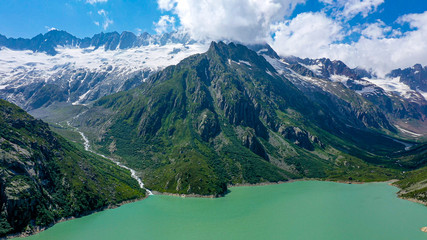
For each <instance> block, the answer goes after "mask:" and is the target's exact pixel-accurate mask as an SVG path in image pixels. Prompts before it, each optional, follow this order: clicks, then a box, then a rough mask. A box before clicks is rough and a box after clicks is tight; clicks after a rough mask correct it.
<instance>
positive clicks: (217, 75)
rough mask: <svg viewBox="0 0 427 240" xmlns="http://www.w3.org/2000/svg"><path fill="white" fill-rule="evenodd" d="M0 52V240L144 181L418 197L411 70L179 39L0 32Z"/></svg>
mask: <svg viewBox="0 0 427 240" xmlns="http://www.w3.org/2000/svg"><path fill="white" fill-rule="evenodd" d="M0 48H1V49H0V98H2V99H4V100H1V101H0V126H1V128H0V146H1V148H0V170H1V174H0V200H1V202H0V211H1V222H0V237H1V236H5V235H8V234H11V233H20V232H25V231H27V232H28V233H31V232H34V231H37V229H39V228H41V227H45V226H49V225H51V224H52V223H54V222H57V221H58V220H60V219H63V218H68V217H72V216H80V215H83V214H87V213H89V212H90V211H94V210H98V209H102V208H104V207H106V206H108V205H117V204H119V203H121V202H124V201H128V200H133V199H141V198H143V197H144V196H145V195H146V194H148V193H151V192H150V191H149V190H148V189H150V190H151V191H153V192H154V194H156V193H170V194H185V195H192V196H210V197H218V196H223V195H225V194H226V193H227V192H228V187H229V186H231V185H240V184H259V183H271V182H274V183H276V182H286V181H290V180H296V179H318V180H329V181H339V182H374V181H389V180H395V181H394V185H396V186H398V187H399V188H400V189H401V190H400V191H399V193H398V195H399V196H400V197H401V198H405V199H410V200H413V201H419V202H422V203H424V204H426V203H427V123H426V121H427V67H423V66H421V65H419V64H417V65H415V66H413V67H411V68H405V69H396V70H393V71H391V72H390V73H389V74H387V75H386V76H384V77H380V76H377V75H375V73H374V72H373V71H367V70H364V69H360V68H354V69H353V68H350V67H348V66H346V65H345V63H343V62H341V61H339V60H330V59H325V58H323V59H301V58H298V57H294V56H279V55H278V54H277V53H276V52H275V51H274V50H273V49H272V48H271V47H270V46H269V45H267V44H259V45H248V46H245V45H241V44H238V43H233V42H227V43H225V42H221V41H220V42H199V41H195V40H192V39H191V38H190V37H189V36H188V35H187V34H183V33H181V32H175V33H168V34H162V35H150V34H148V33H144V34H141V35H139V36H136V35H134V34H133V33H130V32H123V33H121V34H119V33H117V32H113V33H105V34H104V33H101V34H97V35H95V36H93V37H92V38H84V39H79V38H77V37H74V36H73V35H71V34H69V33H67V32H65V31H58V30H52V31H49V32H48V33H46V34H44V35H42V34H40V35H38V36H36V37H34V38H32V39H22V38H19V39H14V38H7V37H5V36H1V35H0ZM5 100H6V101H8V102H6V101H5ZM9 102H10V103H9ZM15 104H16V105H15ZM18 106H19V107H18ZM24 110H25V111H28V113H29V114H27V113H26V112H25V111H24ZM30 114H31V115H32V116H31V115H30ZM36 119H41V120H36ZM46 122H47V123H46ZM114 162H116V163H114ZM129 170H130V171H129ZM141 180H142V182H143V184H142V182H141ZM145 188H147V190H145Z"/></svg>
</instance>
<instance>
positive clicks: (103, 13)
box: [95, 9, 114, 31]
mask: <svg viewBox="0 0 427 240" xmlns="http://www.w3.org/2000/svg"><path fill="white" fill-rule="evenodd" d="M98 14H99V15H100V16H102V17H103V19H104V23H102V28H103V29H104V31H105V30H107V28H108V26H110V25H111V24H113V23H114V21H113V20H112V19H110V18H109V17H108V12H107V11H105V10H104V9H101V10H99V11H98ZM96 23H97V22H95V24H96ZM96 25H98V26H99V22H98V24H96Z"/></svg>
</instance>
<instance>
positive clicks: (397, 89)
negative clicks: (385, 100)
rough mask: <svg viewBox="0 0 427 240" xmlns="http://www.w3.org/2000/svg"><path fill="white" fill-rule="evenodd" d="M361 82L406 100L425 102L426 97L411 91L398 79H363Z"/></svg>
mask: <svg viewBox="0 0 427 240" xmlns="http://www.w3.org/2000/svg"><path fill="white" fill-rule="evenodd" d="M363 80H366V81H369V82H371V83H373V84H375V85H377V86H379V87H381V88H382V89H384V90H385V91H387V92H394V93H396V94H398V95H399V96H401V97H404V98H406V99H417V98H419V97H422V98H424V99H425V100H427V98H426V95H427V94H426V95H425V94H423V93H421V92H419V91H418V92H417V91H414V90H412V89H411V88H410V87H409V86H408V85H406V84H404V83H402V82H400V77H395V78H363Z"/></svg>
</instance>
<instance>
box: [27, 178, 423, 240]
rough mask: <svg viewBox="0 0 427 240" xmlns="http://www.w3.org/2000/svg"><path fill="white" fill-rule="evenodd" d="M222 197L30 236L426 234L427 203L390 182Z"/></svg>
mask: <svg viewBox="0 0 427 240" xmlns="http://www.w3.org/2000/svg"><path fill="white" fill-rule="evenodd" d="M230 190H231V192H230V193H229V194H227V195H226V196H225V197H223V198H216V199H209V198H182V197H173V196H165V195H161V196H160V195H159V196H156V195H155V196H150V197H148V198H147V199H145V200H143V201H139V202H135V203H130V204H126V205H123V206H121V207H119V208H116V209H110V210H106V211H103V212H99V213H95V214H92V215H90V216H86V217H82V218H79V219H74V220H70V221H67V222H62V223H59V224H56V225H55V226H53V227H52V228H50V229H48V230H46V231H44V232H41V233H39V234H37V235H34V236H31V237H28V238H25V239H26V240H39V239H40V240H41V239H43V240H56V239H58V240H59V239H61V240H68V239H73V240H86V239H87V240H89V239H90V240H97V239H102V240H110V239H111V240H112V239H291V240H295V239H301V240H312V239H321V240H322V239H325V240H326V239H328V240H334V239H346V240H352V239H355V240H356V239H357V240H360V239H364V240H369V239H372V240H378V239H388V240H393V239H396V240H397V239H399V240H401V239H412V240H417V239H420V240H421V239H424V240H426V239H427V233H423V232H421V231H420V228H421V227H424V226H427V207H425V206H423V205H421V204H417V203H413V202H409V201H406V200H402V199H399V198H397V197H396V192H397V191H398V189H397V188H396V187H393V186H390V185H388V184H387V183H367V184H342V183H332V182H320V181H300V182H293V183H285V184H277V185H267V186H251V187H233V188H230Z"/></svg>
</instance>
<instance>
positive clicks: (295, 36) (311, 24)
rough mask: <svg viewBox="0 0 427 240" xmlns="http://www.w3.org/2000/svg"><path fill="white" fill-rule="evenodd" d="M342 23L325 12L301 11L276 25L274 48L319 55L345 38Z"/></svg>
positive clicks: (298, 54) (287, 53)
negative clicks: (335, 20) (332, 44)
mask: <svg viewBox="0 0 427 240" xmlns="http://www.w3.org/2000/svg"><path fill="white" fill-rule="evenodd" d="M343 36H344V35H343V34H342V27H341V25H340V24H338V23H336V22H334V21H333V20H332V19H330V18H328V17H327V16H326V15H325V14H324V13H311V12H307V13H301V14H299V15H297V16H296V17H295V18H293V19H292V20H290V21H286V22H284V23H280V24H278V25H276V26H275V32H274V39H273V40H274V42H273V48H274V49H275V50H276V51H278V52H279V53H281V54H284V55H296V56H302V57H313V56H316V57H318V56H319V55H318V54H314V53H317V52H327V51H329V45H330V44H331V43H333V42H335V41H339V40H341V39H342V38H343Z"/></svg>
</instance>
